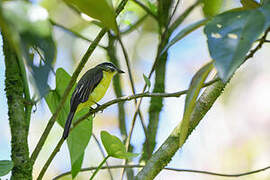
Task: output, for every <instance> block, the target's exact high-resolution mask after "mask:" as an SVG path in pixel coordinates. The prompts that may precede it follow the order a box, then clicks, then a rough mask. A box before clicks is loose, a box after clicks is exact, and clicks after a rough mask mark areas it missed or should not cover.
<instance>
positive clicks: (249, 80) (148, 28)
mask: <svg viewBox="0 0 270 180" xmlns="http://www.w3.org/2000/svg"><path fill="white" fill-rule="evenodd" d="M194 2H195V1H194V0H182V1H181V3H180V5H179V7H178V9H177V12H176V17H177V15H178V14H180V13H181V12H183V11H184V10H185V9H186V8H187V7H189V6H190V5H191V4H193V3H194ZM35 3H40V4H42V6H43V7H45V8H46V9H47V10H48V11H49V14H50V16H51V18H52V19H53V20H54V21H55V22H57V23H58V24H61V25H63V26H65V27H68V28H70V29H73V30H74V31H76V32H79V33H81V34H82V35H84V36H85V37H87V38H89V39H94V38H95V36H96V35H97V33H98V32H99V28H98V27H97V26H96V25H93V24H92V25H91V24H90V23H89V22H88V21H89V18H88V17H85V18H84V19H82V18H80V17H79V16H78V15H77V14H75V13H74V11H72V10H70V9H69V8H68V7H67V6H66V5H65V4H64V3H62V1H59V0H44V1H38V2H36V1H35ZM239 6H240V2H239V0H226V1H225V4H224V5H223V7H222V10H223V11H225V10H227V9H231V8H234V7H239ZM128 8H129V10H131V11H130V12H128V13H123V14H122V16H127V17H129V18H128V19H130V20H129V21H128V22H125V23H122V24H123V27H121V28H123V29H124V28H125V25H126V26H128V25H129V24H131V23H133V22H135V21H136V20H137V19H138V18H139V17H141V16H143V15H144V11H143V10H141V9H140V8H139V7H138V6H136V5H135V4H134V3H132V2H129V5H128ZM202 18H203V14H202V9H201V7H197V8H196V9H195V10H194V11H193V12H192V13H191V14H190V15H189V16H188V18H187V19H186V20H185V22H184V23H183V25H182V26H181V27H180V28H179V29H178V30H177V31H176V32H175V33H177V32H179V31H180V30H181V29H182V28H183V27H185V26H186V25H188V24H191V23H193V22H195V21H197V20H200V19H202ZM90 20H91V19H90ZM54 39H55V41H56V43H57V58H56V62H55V65H54V70H55V71H56V69H57V68H59V67H62V68H64V69H65V70H66V71H67V72H68V73H69V74H72V73H73V71H74V69H75V68H76V66H77V64H78V62H79V60H80V59H81V58H82V56H83V54H84V52H85V51H86V49H87V47H88V45H89V43H88V42H86V41H84V40H81V39H79V38H77V37H75V36H73V35H71V34H70V33H68V32H66V31H64V30H63V29H61V28H59V27H54ZM123 42H124V44H125V46H126V47H127V50H128V54H129V57H130V59H131V61H132V62H131V66H132V70H133V71H132V73H133V75H134V77H135V85H136V91H137V92H140V91H141V90H142V88H143V85H144V80H143V74H148V73H149V72H150V68H151V66H152V63H153V61H154V58H155V56H156V49H157V45H158V35H157V25H156V24H155V20H154V19H152V18H151V17H146V19H145V20H144V22H143V23H142V24H141V25H140V26H139V28H137V29H136V30H135V31H133V32H132V33H129V34H126V35H125V36H123ZM101 44H102V45H105V46H106V45H107V37H104V38H103V39H102V41H101ZM0 46H1V47H2V38H1V37H0ZM116 48H117V56H118V58H119V60H120V67H121V69H123V70H124V71H127V69H126V66H125V63H124V57H123V54H122V51H121V48H120V47H119V45H118V44H117V47H116ZM269 58H270V54H269V45H268V44H267V43H266V44H265V45H264V46H263V48H262V49H261V50H259V51H258V52H257V53H256V54H255V56H254V58H252V59H249V60H248V61H247V62H246V63H245V64H244V65H243V66H242V67H241V68H240V69H239V70H238V71H237V72H236V74H235V75H234V78H233V79H232V81H231V82H230V83H229V85H228V86H227V87H226V89H225V91H224V93H223V94H222V96H221V97H220V98H219V99H218V100H217V102H216V103H215V104H214V106H213V107H212V108H211V110H210V111H209V112H208V113H207V115H206V116H205V117H204V119H203V120H202V121H201V123H200V124H199V126H198V127H197V128H196V129H195V130H194V132H193V133H192V135H191V136H190V137H189V138H188V140H187V142H186V144H185V145H184V147H183V148H182V149H181V150H179V151H178V152H177V153H176V154H175V156H174V157H173V159H172V161H171V162H170V164H169V165H168V167H174V168H184V169H196V170H208V171H213V172H219V173H230V174H231V173H241V172H247V171H251V170H255V169H259V168H263V167H266V166H269V165H270V156H269V152H270V141H269V138H270V133H269V132H270V131H269V129H270V105H269V100H270V93H269V92H270V84H269V83H268V82H270V61H269ZM107 59H108V57H107V55H106V52H105V51H104V50H103V49H102V48H97V49H96V50H95V51H94V54H93V55H92V56H91V58H90V60H89V61H88V63H87V65H86V67H85V68H84V70H83V72H85V71H87V70H88V69H89V68H91V67H93V66H95V65H96V64H98V63H101V62H104V61H107ZM210 60H211V59H210V56H209V53H208V48H207V44H206V37H205V35H204V33H203V29H202V28H200V29H198V30H197V31H195V32H193V33H192V34H190V35H189V36H187V37H186V38H184V39H183V40H182V41H180V42H179V43H177V44H176V45H174V46H173V47H171V48H170V50H169V59H168V63H167V72H166V92H176V91H180V90H185V89H187V88H188V85H189V82H190V80H191V78H192V76H193V75H194V73H195V72H196V71H197V70H198V69H199V68H200V67H201V66H202V65H203V64H205V63H206V62H208V61H210ZM83 72H82V73H81V74H83ZM4 73H5V65H4V57H3V53H2V51H0V114H1V116H0V127H1V129H2V130H1V134H0V159H1V160H2V159H10V155H11V153H10V152H11V146H10V141H11V137H10V129H9V123H8V115H7V109H8V108H7V100H6V96H5V91H4V87H5V84H4V80H5V74H4ZM153 78H154V77H152V78H151V79H153ZM120 79H121V84H122V87H123V91H124V92H123V94H124V95H131V94H132V92H131V88H130V84H129V80H128V75H127V73H126V74H124V75H121V77H120ZM49 83H50V87H51V88H52V89H54V88H55V76H54V74H53V73H51V75H50V81H49ZM150 91H151V90H150ZM33 92H34V89H32V94H33ZM114 98H115V95H114V92H113V88H112V87H110V88H109V90H108V91H107V94H106V95H105V97H104V98H103V99H102V100H101V101H100V104H102V103H104V102H107V101H108V100H111V99H114ZM149 100H150V99H149V98H144V100H143V104H142V106H141V110H142V112H143V114H144V117H145V119H146V120H147V119H148V117H147V116H148V113H147V111H148V105H149ZM125 108H126V118H127V129H130V126H131V124H130V123H131V120H132V117H133V114H134V110H135V107H134V103H133V102H132V101H129V102H126V103H125ZM183 109H184V96H183V97H180V98H165V99H164V107H163V110H162V113H161V117H160V119H161V121H160V124H159V128H158V133H157V134H158V135H157V146H156V148H158V147H159V146H160V145H161V144H162V142H163V141H164V140H165V139H166V138H167V137H168V136H169V134H170V133H171V131H172V130H173V129H174V127H175V126H176V125H177V124H178V123H179V121H180V120H181V118H182V115H183ZM50 116H51V113H50V111H49V109H48V107H47V104H46V103H45V101H44V100H41V101H40V102H39V103H38V104H37V106H36V112H35V113H33V115H32V120H31V125H30V134H29V139H28V141H29V146H30V152H32V151H33V149H34V147H35V145H36V144H37V142H38V140H39V138H40V135H41V133H42V132H43V130H44V128H45V126H46V124H47V122H48V119H49V118H50ZM117 118H118V114H117V105H113V106H110V107H109V108H107V109H105V111H104V112H103V113H98V114H96V117H95V119H94V125H93V133H94V134H95V135H96V136H97V137H98V138H99V134H100V131H101V130H107V131H109V132H110V133H111V134H113V135H116V136H118V137H119V138H121V134H120V131H119V128H118V120H117ZM61 135H62V128H61V127H60V126H59V125H58V124H57V123H56V124H55V125H54V127H53V130H52V132H51V133H50V135H49V137H48V139H47V141H46V144H45V146H44V148H43V150H42V151H41V154H40V156H39V158H38V160H37V162H36V164H35V166H34V172H33V173H34V179H35V178H36V177H37V175H38V173H39V171H40V170H41V168H42V166H43V164H44V163H45V161H46V160H47V158H48V156H49V155H50V153H51V152H52V150H53V149H54V147H55V145H56V143H57V142H58V140H59V138H60V137H61ZM143 142H144V133H143V130H142V127H141V124H140V123H139V120H137V121H136V124H135V130H134V133H133V136H132V139H131V144H132V145H133V147H134V152H136V153H140V152H141V150H142V143H143ZM139 158H140V157H138V158H135V159H134V164H137V163H138V162H139ZM102 159H103V156H102V154H101V153H100V150H99V148H98V146H97V144H96V143H95V141H94V140H93V138H91V140H90V142H89V144H88V147H87V149H86V152H85V159H84V162H83V167H92V166H97V165H98V164H99V163H100V162H101V161H102ZM108 163H109V164H110V165H119V164H122V163H123V161H121V160H118V159H113V158H111V159H109V160H108ZM69 170H70V160H69V152H68V148H67V145H66V144H64V145H63V146H62V148H61V151H60V152H59V153H58V154H57V156H56V157H55V158H54V160H53V162H52V164H51V165H50V167H49V169H48V170H47V173H46V175H45V178H44V179H46V180H47V179H48V180H49V179H52V178H53V177H55V176H56V175H59V174H61V173H63V172H66V171H69ZM134 170H135V173H136V172H137V171H138V169H134ZM112 172H113V175H114V177H115V179H119V177H120V175H121V169H114V170H112ZM90 173H91V172H83V173H80V174H79V175H78V176H77V177H76V179H78V180H79V179H86V178H89V175H90ZM8 178H9V175H7V176H5V177H3V179H8ZM168 178H170V179H180V178H181V179H182V180H190V179H207V180H212V179H213V180H214V179H217V180H222V179H228V178H225V177H217V176H209V175H203V174H194V173H187V172H185V173H184V172H183V173H182V172H173V171H166V170H163V171H162V172H161V173H160V174H159V175H158V176H157V177H156V179H157V180H162V179H168ZM62 179H71V177H70V176H66V177H65V178H62ZM96 179H109V174H108V171H106V170H102V171H100V172H99V173H98V175H97V177H96ZM238 179H241V180H251V179H252V180H266V179H270V171H264V172H261V173H258V174H255V175H249V176H246V177H241V178H238Z"/></svg>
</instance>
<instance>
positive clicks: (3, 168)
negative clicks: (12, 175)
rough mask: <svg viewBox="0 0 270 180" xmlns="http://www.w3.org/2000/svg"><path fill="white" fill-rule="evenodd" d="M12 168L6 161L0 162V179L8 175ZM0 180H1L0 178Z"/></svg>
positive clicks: (9, 162) (10, 162)
mask: <svg viewBox="0 0 270 180" xmlns="http://www.w3.org/2000/svg"><path fill="white" fill-rule="evenodd" d="M12 168H13V162H12V161H8V160H2V161H0V177H1V176H5V175H6V174H8V173H9V172H10V171H11V169H12ZM0 179H1V178H0Z"/></svg>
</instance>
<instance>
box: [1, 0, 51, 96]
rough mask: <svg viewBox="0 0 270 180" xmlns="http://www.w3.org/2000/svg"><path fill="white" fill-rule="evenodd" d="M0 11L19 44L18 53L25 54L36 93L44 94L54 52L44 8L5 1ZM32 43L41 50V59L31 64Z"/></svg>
mask: <svg viewBox="0 0 270 180" xmlns="http://www.w3.org/2000/svg"><path fill="white" fill-rule="evenodd" d="M2 11H3V12H2V13H3V18H4V20H5V22H4V23H5V25H6V26H8V27H9V28H8V29H9V30H10V31H11V33H12V35H13V37H12V38H13V42H16V44H17V45H16V46H18V48H16V50H17V53H18V54H20V55H22V56H23V57H25V58H26V60H27V64H28V68H30V70H29V71H30V72H31V73H32V76H33V78H34V80H35V84H36V86H37V89H38V91H39V94H40V96H41V97H43V96H44V95H45V94H46V93H47V92H48V90H49V88H48V84H47V81H48V75H49V72H50V70H51V68H52V67H51V66H52V63H53V61H54V58H55V54H56V47H55V44H54V41H53V38H52V26H51V24H50V22H49V20H48V13H47V11H46V10H45V9H44V8H42V7H40V6H38V5H33V4H31V3H28V2H25V1H5V2H4V3H3V4H2ZM31 47H36V48H37V49H39V50H40V52H41V53H42V54H43V57H44V59H45V61H44V62H42V63H39V64H34V62H33V60H32V59H31V57H30V55H29V51H30V48H31Z"/></svg>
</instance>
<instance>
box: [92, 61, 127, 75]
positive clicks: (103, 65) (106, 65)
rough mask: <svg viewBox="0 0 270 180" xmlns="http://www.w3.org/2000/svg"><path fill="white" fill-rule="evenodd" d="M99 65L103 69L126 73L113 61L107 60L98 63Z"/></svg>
mask: <svg viewBox="0 0 270 180" xmlns="http://www.w3.org/2000/svg"><path fill="white" fill-rule="evenodd" d="M97 67H99V68H101V69H102V70H103V71H107V72H118V73H124V71H122V70H121V69H119V68H118V67H116V66H115V65H114V64H113V63H110V62H105V63H101V64H99V65H97Z"/></svg>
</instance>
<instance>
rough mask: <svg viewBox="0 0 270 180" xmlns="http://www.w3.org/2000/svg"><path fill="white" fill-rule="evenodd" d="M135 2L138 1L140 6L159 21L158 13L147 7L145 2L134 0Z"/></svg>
mask: <svg viewBox="0 0 270 180" xmlns="http://www.w3.org/2000/svg"><path fill="white" fill-rule="evenodd" d="M132 1H133V2H134V3H136V4H137V5H138V6H140V7H141V8H142V9H143V10H144V11H145V12H146V13H147V14H149V15H150V16H152V17H153V18H154V19H155V20H157V21H158V17H157V15H156V14H154V13H153V12H152V11H151V10H150V9H149V8H148V7H146V6H145V5H144V4H143V3H141V2H140V1H138V0H132Z"/></svg>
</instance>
